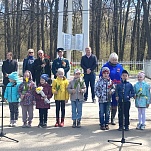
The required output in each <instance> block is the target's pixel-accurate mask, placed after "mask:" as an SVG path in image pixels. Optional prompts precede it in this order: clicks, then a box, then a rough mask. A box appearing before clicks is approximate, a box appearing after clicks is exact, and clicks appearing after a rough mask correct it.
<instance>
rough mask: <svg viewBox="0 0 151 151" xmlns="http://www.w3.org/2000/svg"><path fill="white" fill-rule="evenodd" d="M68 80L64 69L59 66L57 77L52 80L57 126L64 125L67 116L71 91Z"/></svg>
mask: <svg viewBox="0 0 151 151" xmlns="http://www.w3.org/2000/svg"><path fill="white" fill-rule="evenodd" d="M68 84H69V82H68V80H67V79H66V77H65V76H64V69H63V68H59V69H58V71H57V78H56V79H54V80H53V82H52V93H53V94H54V100H55V104H56V124H55V127H58V126H60V127H63V126H64V118H65V103H67V102H68V99H69V93H68V91H67V87H68ZM60 108H61V123H60V119H59V117H60V115H59V114H60Z"/></svg>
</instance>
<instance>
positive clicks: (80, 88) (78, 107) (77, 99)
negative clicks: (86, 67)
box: [68, 69, 86, 128]
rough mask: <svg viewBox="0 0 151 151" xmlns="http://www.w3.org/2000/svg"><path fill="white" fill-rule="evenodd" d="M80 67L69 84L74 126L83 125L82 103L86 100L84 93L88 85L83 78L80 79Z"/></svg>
mask: <svg viewBox="0 0 151 151" xmlns="http://www.w3.org/2000/svg"><path fill="white" fill-rule="evenodd" d="M80 76H81V71H80V69H75V70H74V79H73V80H71V81H70V83H69V85H68V92H69V94H70V100H71V106H72V120H73V125H72V127H73V128H75V127H77V128H80V127H81V116H82V103H83V101H84V93H85V92H86V86H85V83H84V80H83V79H80Z"/></svg>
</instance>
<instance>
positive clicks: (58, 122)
mask: <svg viewBox="0 0 151 151" xmlns="http://www.w3.org/2000/svg"><path fill="white" fill-rule="evenodd" d="M59 125H60V121H59V118H57V119H56V124H55V127H59Z"/></svg>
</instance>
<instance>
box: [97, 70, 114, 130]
mask: <svg viewBox="0 0 151 151" xmlns="http://www.w3.org/2000/svg"><path fill="white" fill-rule="evenodd" d="M109 74H110V69H109V68H108V67H103V68H102V77H100V79H99V80H98V81H97V83H96V85H95V95H96V96H97V97H98V101H99V119H100V129H101V130H109V125H108V124H109V118H110V106H111V95H112V94H113V93H114V91H115V88H114V85H113V83H112V81H111V79H110V77H109Z"/></svg>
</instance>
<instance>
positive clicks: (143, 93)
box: [134, 81, 150, 107]
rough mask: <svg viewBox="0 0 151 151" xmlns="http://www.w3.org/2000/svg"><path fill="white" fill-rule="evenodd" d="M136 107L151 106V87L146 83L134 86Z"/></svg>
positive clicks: (138, 83)
mask: <svg viewBox="0 0 151 151" xmlns="http://www.w3.org/2000/svg"><path fill="white" fill-rule="evenodd" d="M134 92H135V96H136V98H135V106H136V107H147V105H148V104H150V86H149V85H148V84H147V83H146V82H145V81H143V82H137V83H136V84H135V85H134Z"/></svg>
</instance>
